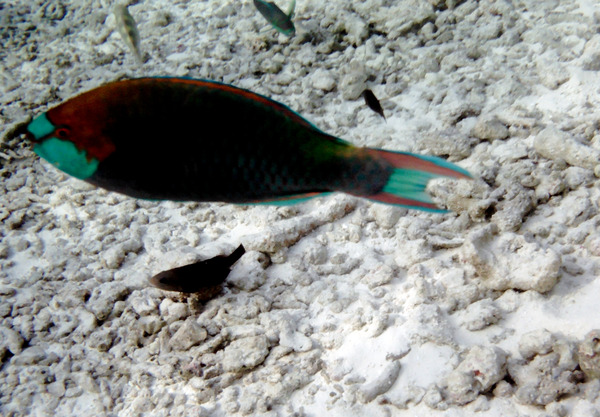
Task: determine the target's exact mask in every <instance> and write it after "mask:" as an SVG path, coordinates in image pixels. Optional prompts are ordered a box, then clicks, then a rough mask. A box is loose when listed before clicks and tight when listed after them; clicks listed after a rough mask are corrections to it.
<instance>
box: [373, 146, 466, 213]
mask: <svg viewBox="0 0 600 417" xmlns="http://www.w3.org/2000/svg"><path fill="white" fill-rule="evenodd" d="M369 153H371V155H372V156H374V157H376V158H383V159H385V160H386V161H388V162H389V163H391V164H392V165H393V166H394V168H395V169H394V171H393V172H392V175H390V178H389V179H388V182H387V184H386V185H385V186H384V187H383V190H382V191H381V192H380V193H377V194H374V195H369V196H365V197H366V198H368V199H369V200H375V201H379V202H382V203H387V204H394V205H399V206H402V207H407V208H411V209H418V210H424V211H429V212H434V213H446V212H447V211H448V210H444V209H441V208H439V207H437V206H436V205H435V204H434V202H433V200H432V199H431V197H430V196H429V194H427V192H425V188H426V187H427V183H428V182H429V180H430V179H432V178H437V177H452V178H472V177H471V174H469V173H468V172H467V171H466V170H464V169H462V168H460V167H458V166H456V165H454V164H452V163H450V162H448V161H446V160H445V159H441V158H437V157H435V156H424V155H416V154H412V153H408V152H391V151H384V150H381V149H369Z"/></svg>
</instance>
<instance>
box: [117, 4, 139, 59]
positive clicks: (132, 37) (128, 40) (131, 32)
mask: <svg viewBox="0 0 600 417" xmlns="http://www.w3.org/2000/svg"><path fill="white" fill-rule="evenodd" d="M113 13H114V15H115V19H116V24H117V30H118V31H119V35H121V39H123V42H125V44H127V47H128V48H129V49H130V50H131V52H133V55H134V56H135V59H136V60H137V62H138V63H140V64H143V63H144V61H143V59H142V54H141V52H140V34H139V32H138V30H137V26H136V24H135V20H133V17H132V16H131V14H130V13H129V10H127V6H125V5H123V4H117V5H116V6H115V7H114V9H113Z"/></svg>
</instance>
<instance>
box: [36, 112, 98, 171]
mask: <svg viewBox="0 0 600 417" xmlns="http://www.w3.org/2000/svg"><path fill="white" fill-rule="evenodd" d="M38 119H39V118H38ZM38 119H36V120H38ZM36 120H34V121H33V122H31V124H33V123H34V122H35V121H36ZM30 126H31V125H30ZM34 128H35V126H34ZM29 131H30V132H31V133H33V134H34V135H36V133H35V132H34V131H33V130H31V129H30V130H29ZM36 137H37V136H36ZM33 150H34V152H35V153H37V154H38V155H39V156H41V157H42V158H44V159H45V160H46V161H48V162H50V163H51V164H52V165H54V166H55V167H56V168H58V169H60V170H61V171H64V172H66V173H67V174H69V175H72V176H74V177H75V178H79V179H80V180H85V179H86V178H89V177H91V176H92V174H94V172H96V169H98V163H99V162H98V160H97V159H95V158H94V159H92V160H91V161H88V159H87V156H86V153H85V151H80V150H79V149H77V147H76V146H75V144H74V143H72V142H68V141H65V140H60V139H58V138H54V137H51V138H48V139H46V140H45V141H43V142H42V143H37V144H35V145H34V146H33Z"/></svg>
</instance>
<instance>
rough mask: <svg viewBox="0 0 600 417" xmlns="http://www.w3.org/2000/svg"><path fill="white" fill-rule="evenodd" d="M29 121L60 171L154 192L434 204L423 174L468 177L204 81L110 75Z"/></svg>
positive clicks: (240, 199)
mask: <svg viewBox="0 0 600 417" xmlns="http://www.w3.org/2000/svg"><path fill="white" fill-rule="evenodd" d="M27 129H28V131H29V137H30V139H31V140H32V141H33V142H34V150H35V152H36V153H38V154H39V155H40V156H41V157H43V158H45V159H46V160H48V161H49V162H51V163H53V164H54V165H55V166H56V167H58V168H59V169H61V170H63V171H65V172H67V173H68V174H70V175H73V176H75V177H77V178H80V179H83V180H85V181H88V182H90V183H92V184H94V185H97V186H100V187H103V188H105V189H108V190H111V191H116V192H120V193H123V194H126V195H129V196H132V197H138V198H145V199H154V200H162V199H166V200H174V201H224V202H233V203H256V202H269V201H280V202H285V201H286V200H289V199H292V200H293V199H295V198H305V197H307V196H314V195H317V194H319V193H323V192H331V191H343V192H347V193H350V194H354V195H358V196H364V197H367V198H371V199H374V200H377V201H382V202H386V203H391V204H399V205H403V206H407V207H412V208H420V209H424V210H430V211H440V210H439V209H437V208H436V206H435V205H434V204H433V203H432V201H431V199H430V198H429V196H428V195H427V194H426V193H425V191H424V190H425V185H426V184H427V182H428V181H429V179H431V178H433V177H436V176H451V177H458V178H466V177H468V173H467V172H466V171H464V170H462V169H461V168H459V167H456V166H455V165H453V164H450V163H448V162H446V161H444V160H442V159H439V158H435V157H426V156H418V155H412V154H409V153H397V152H389V151H383V150H376V149H369V148H358V147H355V146H353V145H351V144H349V143H347V142H345V141H343V140H340V139H337V138H335V137H333V136H330V135H327V134H326V133H323V132H322V131H320V130H319V129H317V128H316V127H315V126H313V125H312V124H310V123H309V122H307V121H306V120H305V119H303V118H302V117H300V116H299V115H298V114H296V113H294V112H293V111H292V110H290V109H289V108H288V107H286V106H284V105H282V104H280V103H278V102H276V101H273V100H270V99H268V98H266V97H264V96H261V95H258V94H255V93H252V92H250V91H248V90H243V89H239V88H236V87H233V86H230V85H226V84H221V83H217V82H213V81H204V80H191V79H181V78H141V79H134V80H126V81H119V82H114V83H110V84H107V85H105V86H102V87H99V88H96V89H94V90H91V91H88V92H86V93H83V94H81V95H79V96H76V97H74V98H72V99H70V100H68V101H66V102H64V103H62V104H61V105H59V106H57V107H55V108H53V109H50V110H49V111H47V112H46V113H44V114H42V115H40V116H38V117H37V118H36V119H34V121H32V122H31V123H30V124H29V126H28V128H27Z"/></svg>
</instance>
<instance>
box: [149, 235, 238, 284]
mask: <svg viewBox="0 0 600 417" xmlns="http://www.w3.org/2000/svg"><path fill="white" fill-rule="evenodd" d="M244 253H246V250H245V249H244V246H242V245H240V246H238V248H237V249H236V250H235V251H234V252H233V253H231V254H230V255H219V256H215V257H214V258H210V259H206V260H204V261H200V262H196V263H193V264H190V265H185V266H181V267H179V268H173V269H169V270H168V271H163V272H161V273H160V274H157V275H155V276H153V277H152V278H150V283H151V284H152V285H154V286H155V287H157V288H160V289H161V290H166V291H178V292H185V293H197V292H205V291H207V290H210V289H212V288H215V287H218V286H220V285H221V284H222V283H223V281H225V279H226V278H227V275H229V272H230V270H231V266H232V265H233V264H234V263H236V262H237V261H238V260H239V259H240V258H241V257H242V255H244Z"/></svg>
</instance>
